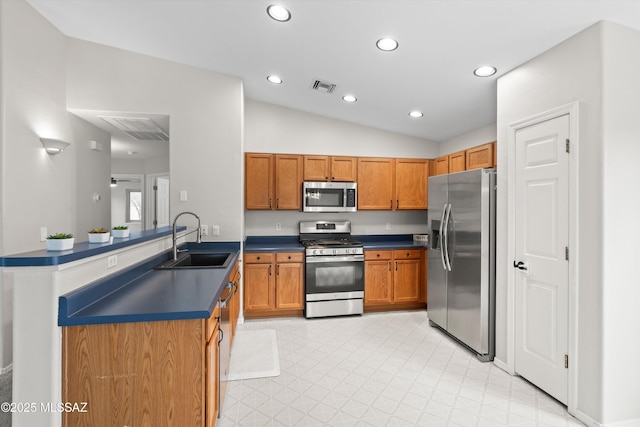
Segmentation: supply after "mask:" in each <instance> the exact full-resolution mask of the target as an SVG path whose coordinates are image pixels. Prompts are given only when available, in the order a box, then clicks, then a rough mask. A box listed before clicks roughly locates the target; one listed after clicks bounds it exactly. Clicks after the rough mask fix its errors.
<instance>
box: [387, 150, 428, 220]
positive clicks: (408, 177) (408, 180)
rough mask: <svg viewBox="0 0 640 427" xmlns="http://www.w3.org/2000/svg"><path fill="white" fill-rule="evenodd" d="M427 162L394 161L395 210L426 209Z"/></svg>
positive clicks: (413, 160)
mask: <svg viewBox="0 0 640 427" xmlns="http://www.w3.org/2000/svg"><path fill="white" fill-rule="evenodd" d="M428 178H429V160H425V159H396V205H395V209H397V210H404V209H427V199H428V197H427V179H428Z"/></svg>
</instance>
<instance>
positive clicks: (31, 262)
mask: <svg viewBox="0 0 640 427" xmlns="http://www.w3.org/2000/svg"><path fill="white" fill-rule="evenodd" d="M178 230H179V231H180V232H183V231H184V230H185V227H178ZM171 234H172V230H171V227H164V228H160V229H157V230H148V231H143V232H139V233H131V236H130V237H129V238H126V239H116V240H115V241H114V243H112V244H110V243H104V244H89V243H84V242H83V243H78V244H76V245H75V246H74V249H72V250H70V251H64V252H61V253H59V254H58V253H55V252H47V251H44V250H41V251H34V252H29V253H25V254H18V255H11V256H6V257H2V258H0V265H2V267H3V274H4V277H5V279H8V280H11V281H12V282H13V284H14V298H15V305H14V307H15V312H14V329H15V331H16V332H15V335H14V340H15V342H14V368H13V369H14V373H13V401H14V402H29V403H33V404H35V406H33V408H34V409H35V410H34V411H31V412H15V413H13V419H12V421H13V425H14V426H32V425H49V426H60V425H62V413H61V412H60V411H56V410H51V411H46V410H41V409H42V408H45V409H46V408H47V407H54V408H55V405H56V404H58V403H59V402H65V400H64V399H65V396H64V395H63V394H62V390H63V386H62V385H63V378H64V377H63V375H64V369H63V360H64V357H63V350H64V346H63V342H64V340H63V337H62V336H63V330H64V328H83V327H85V326H87V325H91V326H92V327H93V326H95V327H99V326H102V324H107V325H105V327H108V326H113V325H114V324H118V325H145V326H149V325H156V326H157V325H161V324H162V325H164V326H165V329H166V330H167V331H173V329H175V328H173V327H174V326H176V327H179V326H180V325H187V324H188V323H189V321H190V322H191V324H192V326H193V325H196V324H198V325H201V328H202V335H203V336H204V334H205V333H206V332H209V331H210V329H211V327H210V326H209V324H210V323H211V322H209V321H208V320H210V319H211V318H212V314H213V313H214V310H215V308H216V305H217V302H218V298H219V296H220V294H221V292H222V290H223V288H224V287H225V285H226V284H227V282H228V281H229V280H230V276H231V274H232V272H233V269H234V268H237V264H236V261H237V258H238V253H239V249H240V244H239V243H233V242H231V243H211V242H207V243H202V244H200V245H199V246H198V249H203V248H204V249H207V250H219V251H228V252H233V259H232V260H231V262H230V263H229V266H228V267H226V268H220V269H200V270H198V269H188V270H180V271H177V270H154V269H153V267H154V266H156V265H158V264H160V263H162V262H163V261H164V260H166V259H168V258H169V257H170V252H171V251H170V249H171V246H172V236H171ZM178 244H179V245H181V247H182V246H183V245H184V244H185V243H184V236H182V237H179V238H178ZM193 245H196V244H192V243H186V247H187V248H188V249H190V250H195V249H194V246H193ZM202 245H204V246H202ZM205 246H206V247H205ZM61 297H62V298H61ZM59 303H60V304H59ZM213 317H215V316H213ZM183 320H187V321H188V322H183ZM169 325H171V326H169ZM61 326H62V328H61ZM173 332H175V331H173ZM169 335H171V334H169V332H167V336H169ZM207 335H208V334H207ZM172 336H174V337H175V336H176V335H175V333H173V334H172ZM88 342H90V341H88ZM94 342H95V341H94ZM201 342H202V341H201ZM106 345H107V347H108V344H106ZM94 347H95V346H94ZM177 349H180V347H177ZM90 350H91V347H87V348H85V349H83V350H82V351H83V352H85V353H89V352H90ZM197 357H201V358H202V359H203V360H202V362H203V363H202V366H204V365H205V364H204V357H205V354H204V350H199V351H198V356H197ZM177 374H178V373H174V376H175V375H177ZM113 375H116V374H115V373H113ZM167 375H168V373H167ZM105 379H106V377H105ZM189 381H190V382H191V387H192V388H193V383H194V378H190V380H189ZM204 383H205V381H204V379H202V387H203V389H202V393H201V395H202V399H204V397H205V391H204ZM145 385H148V384H145ZM163 393H164V391H163ZM151 397H153V396H152V395H151ZM168 399H169V400H171V398H170V397H169V398H168ZM101 400H104V399H101ZM71 403H74V402H71ZM77 403H79V402H77ZM51 404H52V405H53V406H51ZM104 404H105V402H102V403H99V402H97V401H95V399H94V401H93V402H92V401H88V402H87V410H88V411H91V406H92V405H94V410H97V409H98V408H97V406H98V405H100V406H104ZM174 404H175V405H176V413H178V412H180V411H178V410H177V409H178V406H180V405H183V404H184V403H183V401H182V400H178V401H177V403H174ZM42 405H44V406H42ZM47 405H49V406H47ZM127 405H129V402H127ZM197 405H199V408H201V409H200V412H199V413H200V415H197V416H195V417H194V419H196V420H202V423H203V424H197V425H204V408H205V403H204V402H203V401H201V402H199V403H198V404H197ZM197 405H196V406H197ZM127 408H128V411H126V410H124V409H123V408H120V409H119V410H122V411H124V412H123V414H124V415H127V414H128V412H133V407H132V406H127ZM183 412H184V411H183ZM125 413H126V414H125ZM128 415H131V414H128ZM147 415H149V414H148V413H147ZM163 415H166V414H163ZM190 415H193V414H190ZM129 425H131V424H129ZM181 425H186V424H181Z"/></svg>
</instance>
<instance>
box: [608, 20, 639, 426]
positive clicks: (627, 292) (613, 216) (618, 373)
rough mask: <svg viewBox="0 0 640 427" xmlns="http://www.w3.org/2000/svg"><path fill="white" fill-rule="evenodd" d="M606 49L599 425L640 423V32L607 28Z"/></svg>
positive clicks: (613, 26)
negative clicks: (636, 330) (638, 329)
mask: <svg viewBox="0 0 640 427" xmlns="http://www.w3.org/2000/svg"><path fill="white" fill-rule="evenodd" d="M602 44H603V50H602V52H603V59H602V66H603V77H604V78H603V84H602V87H603V96H602V104H603V121H602V124H603V126H602V127H603V153H602V154H603V164H604V170H603V196H604V197H603V205H602V208H603V234H602V237H603V240H602V246H601V248H602V258H603V272H602V310H603V325H602V337H603V340H602V351H603V355H602V359H603V371H602V383H603V384H602V387H603V390H602V394H603V399H604V402H603V416H602V419H603V420H604V421H606V422H609V423H612V422H616V421H621V420H632V419H633V420H635V422H636V423H637V424H640V363H638V354H640V340H638V339H633V338H631V339H630V336H629V332H630V329H629V327H630V325H640V310H638V304H637V302H638V301H640V276H639V275H638V269H637V267H638V262H639V261H640V227H638V213H639V212H640V189H639V188H638V184H639V183H640V171H638V162H637V159H639V158H640V141H639V138H638V135H639V133H640V124H639V123H638V118H639V117H640V98H639V97H638V94H640V80H639V79H638V69H639V68H640V32H638V31H636V30H632V29H629V28H626V27H622V26H619V25H614V24H611V23H606V24H604V25H603V27H602ZM632 334H633V333H632Z"/></svg>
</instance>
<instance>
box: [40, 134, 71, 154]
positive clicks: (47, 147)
mask: <svg viewBox="0 0 640 427" xmlns="http://www.w3.org/2000/svg"><path fill="white" fill-rule="evenodd" d="M40 142H42V146H43V147H44V151H46V152H47V153H49V154H51V155H52V156H53V155H55V154H58V153H62V151H64V149H65V148H67V147H68V146H69V145H70V144H69V143H68V142H64V141H60V140H59V139H51V138H40Z"/></svg>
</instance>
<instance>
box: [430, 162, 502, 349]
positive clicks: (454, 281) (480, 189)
mask: <svg viewBox="0 0 640 427" xmlns="http://www.w3.org/2000/svg"><path fill="white" fill-rule="evenodd" d="M495 176H496V172H495V169H474V170H470V171H465V172H458V173H452V174H447V175H439V176H432V177H430V178H429V211H428V226H429V230H430V232H429V234H430V236H429V250H428V251H427V252H428V269H427V313H428V316H429V324H430V325H431V326H437V327H438V328H440V329H442V330H443V331H445V332H446V333H447V334H449V335H450V336H452V337H453V338H455V339H456V340H458V341H459V342H461V343H462V344H464V345H465V346H466V347H468V348H469V349H470V350H472V351H473V352H475V353H476V355H477V357H478V359H480V360H482V361H489V360H493V357H494V354H495V341H494V336H495V200H496V197H495V195H496V184H495V182H496V180H495Z"/></svg>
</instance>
